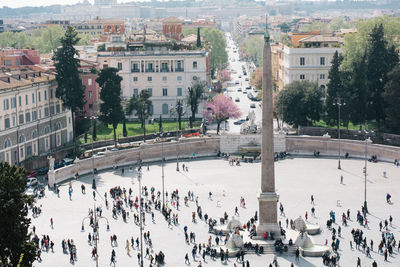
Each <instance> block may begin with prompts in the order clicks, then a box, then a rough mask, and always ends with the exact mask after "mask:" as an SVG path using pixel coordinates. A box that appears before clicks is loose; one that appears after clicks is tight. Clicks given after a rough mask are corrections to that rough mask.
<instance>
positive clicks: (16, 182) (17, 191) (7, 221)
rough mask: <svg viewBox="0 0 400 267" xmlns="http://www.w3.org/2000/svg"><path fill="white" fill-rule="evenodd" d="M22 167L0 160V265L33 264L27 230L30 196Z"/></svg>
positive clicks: (31, 246) (34, 251)
mask: <svg viewBox="0 0 400 267" xmlns="http://www.w3.org/2000/svg"><path fill="white" fill-rule="evenodd" d="M25 187H26V180H25V169H23V168H17V167H16V166H10V165H9V164H8V163H7V162H4V161H3V162H0V225H1V227H0V240H1V242H0V265H1V266H19V265H18V263H19V261H20V259H21V256H22V255H23V256H22V262H21V266H32V263H33V262H34V261H35V259H36V249H37V248H36V246H35V244H34V242H32V241H30V234H29V233H28V229H29V224H30V222H31V220H30V219H29V218H28V217H27V213H28V211H27V210H26V209H25V205H28V204H30V203H31V202H32V199H31V198H29V197H27V196H25V195H24V190H25Z"/></svg>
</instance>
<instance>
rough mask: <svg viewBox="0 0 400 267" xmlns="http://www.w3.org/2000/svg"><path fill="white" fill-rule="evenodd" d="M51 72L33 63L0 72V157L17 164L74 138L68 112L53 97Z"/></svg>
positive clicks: (54, 89) (55, 85)
mask: <svg viewBox="0 0 400 267" xmlns="http://www.w3.org/2000/svg"><path fill="white" fill-rule="evenodd" d="M56 87H57V83H56V81H55V76H54V75H53V74H46V73H42V72H41V71H40V70H39V69H38V68H36V67H24V68H21V67H20V68H18V67H16V68H8V69H5V68H3V69H2V70H1V72H0V110H1V112H0V161H7V162H9V163H10V164H19V163H21V162H23V161H24V160H26V159H28V158H30V157H32V156H39V155H46V154H48V153H50V152H52V151H55V150H56V149H59V148H61V147H63V146H65V145H66V144H68V143H70V142H71V141H72V139H73V126H72V117H71V112H70V111H69V110H68V109H66V108H65V107H64V106H63V105H62V103H61V101H60V100H59V99H58V98H56V96H55V92H56Z"/></svg>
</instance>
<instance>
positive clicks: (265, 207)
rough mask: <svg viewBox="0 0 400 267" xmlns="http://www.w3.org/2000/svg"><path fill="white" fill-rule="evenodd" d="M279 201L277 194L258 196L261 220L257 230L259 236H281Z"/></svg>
mask: <svg viewBox="0 0 400 267" xmlns="http://www.w3.org/2000/svg"><path fill="white" fill-rule="evenodd" d="M278 200H279V196H278V194H276V193H275V192H271V193H266V192H264V193H260V194H259V195H258V205H259V220H258V225H257V229H256V233H257V236H260V237H262V236H263V235H264V233H268V235H269V234H270V232H273V233H274V236H275V237H277V236H280V235H281V230H280V227H279V224H278Z"/></svg>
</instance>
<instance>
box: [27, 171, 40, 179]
mask: <svg viewBox="0 0 400 267" xmlns="http://www.w3.org/2000/svg"><path fill="white" fill-rule="evenodd" d="M38 175H39V173H38V172H37V171H29V172H28V173H27V174H26V178H30V177H36V176H38Z"/></svg>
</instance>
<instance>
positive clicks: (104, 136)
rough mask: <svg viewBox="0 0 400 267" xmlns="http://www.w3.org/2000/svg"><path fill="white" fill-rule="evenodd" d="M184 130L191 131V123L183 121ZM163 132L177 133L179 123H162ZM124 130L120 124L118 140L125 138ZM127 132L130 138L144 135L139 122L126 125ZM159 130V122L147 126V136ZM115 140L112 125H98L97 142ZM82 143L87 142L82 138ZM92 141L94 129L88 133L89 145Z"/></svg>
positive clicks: (117, 132)
mask: <svg viewBox="0 0 400 267" xmlns="http://www.w3.org/2000/svg"><path fill="white" fill-rule="evenodd" d="M181 126H182V130H184V129H190V127H189V122H187V121H182V123H181ZM162 127H163V131H164V132H168V131H176V130H177V129H178V122H163V123H162ZM122 129H123V124H122V123H120V124H118V127H117V130H116V134H117V139H118V137H121V138H122V137H123V135H122V133H123V131H122ZM126 130H127V131H128V136H136V135H143V129H142V128H141V127H140V123H139V122H127V123H126ZM158 130H159V126H158V123H157V122H154V124H146V134H150V133H157V132H158ZM113 138H114V133H113V127H112V125H111V124H109V125H108V127H106V126H105V125H104V124H100V125H99V124H98V126H97V141H100V140H108V139H113ZM80 140H81V142H82V143H85V140H84V138H83V135H82V137H81V138H80ZM91 140H92V129H90V130H89V132H88V137H87V141H88V143H89V142H90V141H91Z"/></svg>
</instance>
